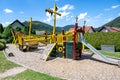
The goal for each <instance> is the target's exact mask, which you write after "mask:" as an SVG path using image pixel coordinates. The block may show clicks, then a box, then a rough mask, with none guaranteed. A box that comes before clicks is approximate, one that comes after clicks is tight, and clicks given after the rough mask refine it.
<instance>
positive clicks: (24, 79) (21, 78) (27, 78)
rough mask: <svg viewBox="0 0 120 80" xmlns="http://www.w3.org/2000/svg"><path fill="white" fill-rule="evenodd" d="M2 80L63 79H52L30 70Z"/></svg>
mask: <svg viewBox="0 0 120 80" xmlns="http://www.w3.org/2000/svg"><path fill="white" fill-rule="evenodd" d="M2 80H63V79H60V78H57V77H52V76H49V75H46V74H42V73H39V72H34V71H32V70H26V71H24V72H22V73H19V74H17V75H15V76H9V77H6V78H3V79H2Z"/></svg>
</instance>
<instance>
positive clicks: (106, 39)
mask: <svg viewBox="0 0 120 80" xmlns="http://www.w3.org/2000/svg"><path fill="white" fill-rule="evenodd" d="M84 37H85V39H86V41H87V42H89V43H90V44H91V45H93V46H94V47H95V48H96V49H101V45H115V48H116V51H120V32H107V33H105V32H95V33H85V36H84Z"/></svg>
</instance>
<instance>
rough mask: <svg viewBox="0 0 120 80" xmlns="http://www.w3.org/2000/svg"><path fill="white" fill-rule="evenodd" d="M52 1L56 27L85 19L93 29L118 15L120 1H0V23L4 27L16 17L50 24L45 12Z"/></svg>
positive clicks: (50, 18)
mask: <svg viewBox="0 0 120 80" xmlns="http://www.w3.org/2000/svg"><path fill="white" fill-rule="evenodd" d="M55 3H56V5H57V7H58V11H57V12H59V13H61V14H62V15H61V16H57V26H59V27H63V26H65V25H70V24H74V23H75V21H76V20H75V18H76V17H78V24H79V26H82V25H83V22H84V21H86V25H87V26H93V27H95V28H97V27H100V26H102V25H103V24H105V23H107V22H109V21H111V20H113V19H114V18H116V17H118V16H120V0H0V23H2V24H3V26H7V25H8V24H10V23H12V22H13V21H15V20H16V19H18V20H19V21H21V22H24V21H29V20H30V17H32V19H33V21H42V22H45V23H47V24H50V25H53V16H51V15H50V14H49V13H47V12H45V9H46V8H50V9H53V7H54V4H55Z"/></svg>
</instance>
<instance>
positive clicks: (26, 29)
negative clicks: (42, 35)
mask: <svg viewBox="0 0 120 80" xmlns="http://www.w3.org/2000/svg"><path fill="white" fill-rule="evenodd" d="M21 32H22V33H24V34H28V33H29V27H28V26H24V27H23V28H22V30H21Z"/></svg>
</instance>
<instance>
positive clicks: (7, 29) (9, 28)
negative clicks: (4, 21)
mask: <svg viewBox="0 0 120 80" xmlns="http://www.w3.org/2000/svg"><path fill="white" fill-rule="evenodd" d="M11 30H12V26H11V25H8V26H7V27H6V28H5V30H4V32H3V34H5V35H7V36H8V37H10V36H11V35H12V34H11Z"/></svg>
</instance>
